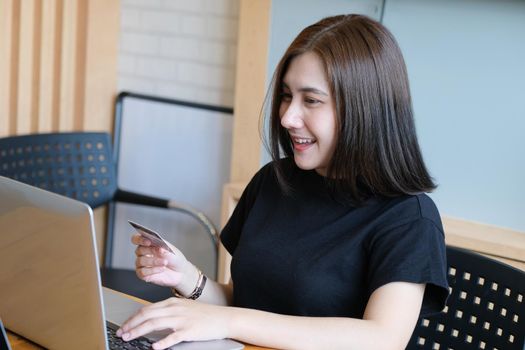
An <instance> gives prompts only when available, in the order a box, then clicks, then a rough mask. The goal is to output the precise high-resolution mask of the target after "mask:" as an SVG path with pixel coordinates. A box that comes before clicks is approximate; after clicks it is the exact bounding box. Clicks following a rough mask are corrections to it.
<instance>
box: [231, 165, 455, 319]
mask: <svg viewBox="0 0 525 350" xmlns="http://www.w3.org/2000/svg"><path fill="white" fill-rule="evenodd" d="M282 161H283V162H284V163H283V164H284V165H285V167H286V171H287V173H288V174H289V176H290V180H291V184H292V186H293V187H292V188H293V192H291V194H284V193H283V192H282V190H281V188H280V186H279V184H278V183H277V180H276V176H275V173H274V169H273V166H272V164H271V163H270V164H268V165H266V166H264V167H263V168H262V169H261V170H259V172H258V173H257V174H256V175H255V176H254V177H253V179H252V180H251V181H250V183H249V184H248V186H247V188H246V189H245V191H244V193H243V194H242V196H241V199H240V201H239V203H238V205H237V207H236V208H235V210H234V212H233V214H232V216H231V218H230V220H229V221H228V223H227V224H226V226H225V227H224V229H223V231H222V233H221V241H222V243H223V244H224V246H225V247H226V249H227V250H228V251H229V252H230V254H231V255H232V257H233V259H232V264H231V274H232V280H233V286H234V288H233V304H234V305H235V306H239V307H246V308H253V309H259V310H265V311H270V312H275V313H280V314H287V315H298V316H346V317H354V318H362V317H363V314H364V310H365V307H366V304H367V302H368V299H369V297H370V295H371V294H372V292H373V291H374V290H375V289H377V288H379V287H380V286H382V285H385V284H387V283H389V282H395V281H405V282H414V283H426V284H427V287H426V291H425V296H424V300H423V308H422V314H428V313H433V312H437V311H439V310H441V309H442V308H443V307H444V305H445V301H446V298H447V296H448V284H447V279H446V253H445V243H444V235H443V228H442V225H441V220H440V216H439V213H438V211H437V208H436V206H435V205H434V203H433V202H432V200H431V199H430V198H429V197H428V196H426V195H425V194H420V195H416V196H408V195H407V196H401V197H397V198H373V199H371V200H369V201H367V202H366V204H365V205H363V206H359V207H355V206H352V205H350V204H344V202H342V201H341V200H337V199H336V198H334V196H333V195H331V194H330V193H331V191H330V188H329V187H328V185H327V183H326V181H325V179H324V177H322V176H320V175H318V174H317V173H316V172H315V171H314V170H311V171H305V170H301V169H299V168H298V167H297V166H295V163H294V162H293V160H290V159H286V160H282Z"/></svg>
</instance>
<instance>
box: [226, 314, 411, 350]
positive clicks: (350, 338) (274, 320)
mask: <svg viewBox="0 0 525 350" xmlns="http://www.w3.org/2000/svg"><path fill="white" fill-rule="evenodd" d="M231 312H232V315H231V316H232V318H231V320H232V322H231V325H230V335H229V336H230V337H231V338H234V339H238V340H240V341H243V342H246V343H250V344H255V345H259V346H265V347H271V348H278V349H360V350H366V349H404V347H405V346H406V344H404V339H403V337H399V335H398V334H396V332H395V329H392V328H389V327H387V326H385V325H382V324H381V323H379V322H377V321H371V320H360V319H353V318H336V317H300V316H285V315H278V314H273V313H268V312H263V311H258V310H252V309H242V308H232V310H231Z"/></svg>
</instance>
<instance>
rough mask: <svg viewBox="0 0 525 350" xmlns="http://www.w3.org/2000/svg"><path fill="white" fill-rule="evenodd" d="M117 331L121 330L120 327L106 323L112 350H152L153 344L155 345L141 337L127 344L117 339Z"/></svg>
mask: <svg viewBox="0 0 525 350" xmlns="http://www.w3.org/2000/svg"><path fill="white" fill-rule="evenodd" d="M117 329H119V326H117V325H116V324H114V323H111V322H109V321H106V334H107V337H108V345H109V348H110V349H111V350H120V349H122V350H131V349H139V350H142V349H144V350H146V349H148V350H149V349H151V344H153V343H152V342H151V341H149V340H148V339H147V338H144V337H139V338H137V339H133V340H132V341H128V342H127V341H124V340H122V339H121V338H119V337H117Z"/></svg>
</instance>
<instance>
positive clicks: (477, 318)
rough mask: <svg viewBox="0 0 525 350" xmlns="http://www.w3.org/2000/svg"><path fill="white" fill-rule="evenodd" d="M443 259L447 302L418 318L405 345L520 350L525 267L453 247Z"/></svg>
mask: <svg viewBox="0 0 525 350" xmlns="http://www.w3.org/2000/svg"><path fill="white" fill-rule="evenodd" d="M447 260H448V266H449V268H448V282H449V285H450V289H451V291H450V296H449V299H448V302H447V306H446V307H445V310H443V311H442V312H441V313H439V314H437V315H433V316H430V317H426V318H422V319H420V321H419V324H418V325H417V327H416V329H415V331H414V334H413V335H412V338H411V339H410V343H409V345H408V347H407V349H456V350H462V349H490V350H494V349H499V350H512V349H519V350H523V345H524V344H523V343H524V338H525V300H524V298H525V272H523V271H520V270H518V269H515V268H513V267H511V266H509V265H506V264H503V263H500V262H498V261H495V260H493V259H489V258H487V257H484V256H482V255H479V254H476V253H474V252H471V251H468V250H465V249H460V248H454V247H447Z"/></svg>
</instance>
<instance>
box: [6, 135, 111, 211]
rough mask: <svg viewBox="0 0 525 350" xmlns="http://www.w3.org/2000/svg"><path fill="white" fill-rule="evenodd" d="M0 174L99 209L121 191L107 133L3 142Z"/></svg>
mask: <svg viewBox="0 0 525 350" xmlns="http://www.w3.org/2000/svg"><path fill="white" fill-rule="evenodd" d="M0 175H2V176H5V177H9V178H12V179H14V180H17V181H20V182H24V183H27V184H29V185H33V186H37V187H40V188H43V189H45V190H48V191H51V192H55V193H59V194H62V195H65V196H67V197H71V198H75V199H78V200H80V201H82V202H85V203H87V204H89V205H90V206H91V207H92V208H96V207H98V206H100V205H103V204H105V203H107V202H109V201H110V200H111V199H112V198H113V196H114V194H115V191H116V189H117V185H116V169H115V162H114V160H113V154H112V151H111V144H110V137H109V134H107V133H96V132H74V133H49V134H32V135H23V136H12V137H5V138H1V139H0Z"/></svg>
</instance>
